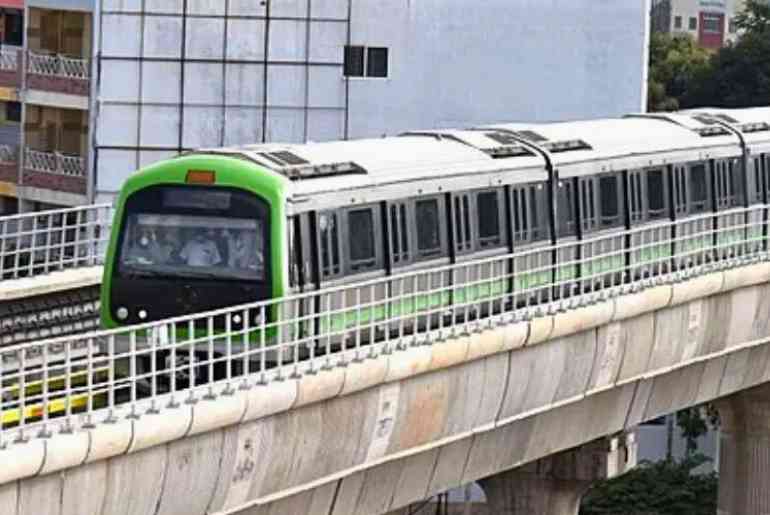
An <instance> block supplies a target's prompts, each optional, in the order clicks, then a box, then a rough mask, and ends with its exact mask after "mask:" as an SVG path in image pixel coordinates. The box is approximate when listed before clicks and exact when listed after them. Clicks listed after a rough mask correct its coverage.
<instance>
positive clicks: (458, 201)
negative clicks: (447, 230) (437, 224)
mask: <svg viewBox="0 0 770 515" xmlns="http://www.w3.org/2000/svg"><path fill="white" fill-rule="evenodd" d="M452 201H453V202H452V203H453V213H454V219H453V222H454V223H453V225H454V235H455V251H456V252H457V253H458V254H461V253H464V252H472V251H473V238H472V236H471V219H470V218H471V205H470V203H471V199H470V195H469V194H467V193H464V194H459V195H455V196H454V197H453V199H452Z"/></svg>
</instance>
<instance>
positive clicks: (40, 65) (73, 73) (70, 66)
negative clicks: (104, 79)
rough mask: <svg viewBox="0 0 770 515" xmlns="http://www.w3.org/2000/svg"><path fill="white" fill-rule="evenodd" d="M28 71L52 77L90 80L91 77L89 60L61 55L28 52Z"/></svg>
mask: <svg viewBox="0 0 770 515" xmlns="http://www.w3.org/2000/svg"><path fill="white" fill-rule="evenodd" d="M27 71H28V72H29V73H36V74H39V75H48V76H51V77H64V78H67V79H82V80H88V78H89V77H90V75H91V71H90V62H89V60H88V59H81V58H77V57H69V56H64V55H61V54H44V53H40V52H34V51H32V50H29V51H28V52H27Z"/></svg>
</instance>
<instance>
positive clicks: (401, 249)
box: [390, 204, 409, 263]
mask: <svg viewBox="0 0 770 515" xmlns="http://www.w3.org/2000/svg"><path fill="white" fill-rule="evenodd" d="M390 245H391V253H392V255H393V262H394V263H401V262H404V261H409V234H408V233H407V231H406V206H405V205H404V204H397V205H392V206H390Z"/></svg>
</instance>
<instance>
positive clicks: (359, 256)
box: [348, 209, 376, 271]
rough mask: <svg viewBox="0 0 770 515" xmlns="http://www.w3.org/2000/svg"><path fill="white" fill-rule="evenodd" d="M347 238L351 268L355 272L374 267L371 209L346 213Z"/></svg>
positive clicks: (372, 217)
mask: <svg viewBox="0 0 770 515" xmlns="http://www.w3.org/2000/svg"><path fill="white" fill-rule="evenodd" d="M348 236H349V238H348V245H349V246H350V266H351V268H352V269H353V270H354V271H357V270H361V269H363V268H370V267H372V266H374V265H375V262H376V254H375V249H374V215H373V213H372V210H371V209H356V210H353V211H350V212H349V213H348Z"/></svg>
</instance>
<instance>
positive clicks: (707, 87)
mask: <svg viewBox="0 0 770 515" xmlns="http://www.w3.org/2000/svg"><path fill="white" fill-rule="evenodd" d="M736 26H737V27H738V29H739V31H740V32H741V36H740V38H739V39H738V41H737V42H736V43H735V44H734V45H728V46H726V47H724V48H722V49H721V50H720V51H719V52H718V53H717V54H716V55H715V56H714V57H713V59H712V61H711V65H710V66H709V67H707V68H702V69H699V70H698V72H697V73H696V75H695V77H694V80H693V83H692V85H693V87H692V88H689V89H688V91H686V92H685V94H684V95H683V97H682V100H681V105H682V107H696V106H711V107H752V106H757V105H768V104H770V3H768V2H760V1H757V0H749V1H748V3H747V5H746V9H745V11H744V12H743V13H741V15H740V16H738V17H737V18H736Z"/></svg>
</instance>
